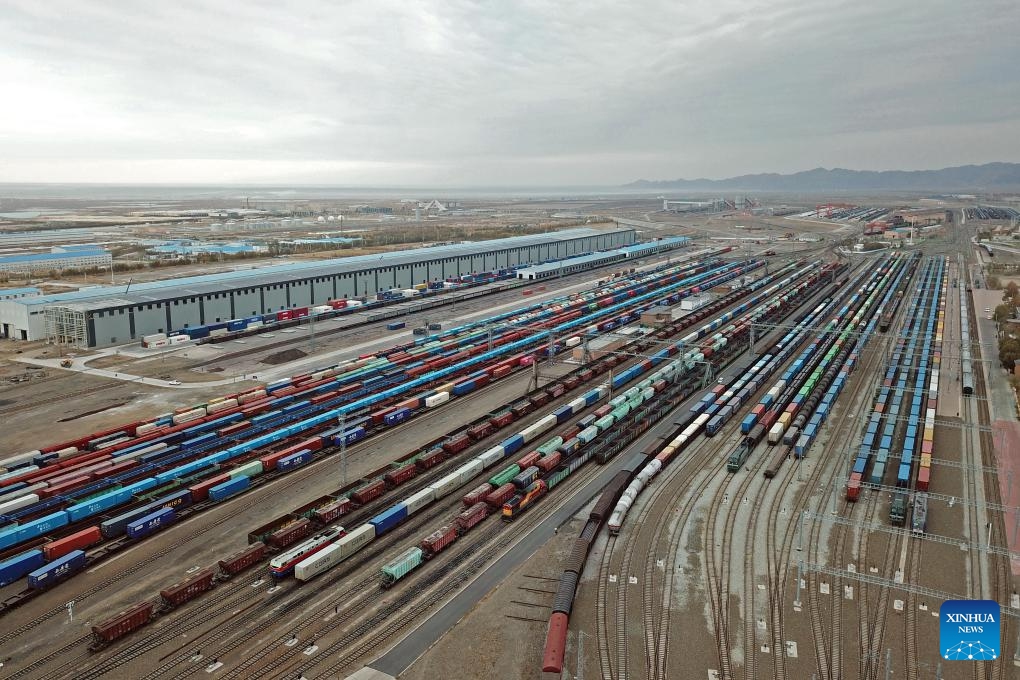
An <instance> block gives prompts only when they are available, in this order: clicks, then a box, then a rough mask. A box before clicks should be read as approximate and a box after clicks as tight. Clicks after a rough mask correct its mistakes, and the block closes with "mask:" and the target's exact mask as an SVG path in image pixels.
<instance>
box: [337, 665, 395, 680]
mask: <svg viewBox="0 0 1020 680" xmlns="http://www.w3.org/2000/svg"><path fill="white" fill-rule="evenodd" d="M347 680H395V678H394V677H393V676H392V675H390V674H389V673H383V672H382V671H377V670H376V669H374V668H371V667H370V666H365V667H364V668H362V669H361V670H360V671H358V672H356V673H353V674H351V675H348V676H347Z"/></svg>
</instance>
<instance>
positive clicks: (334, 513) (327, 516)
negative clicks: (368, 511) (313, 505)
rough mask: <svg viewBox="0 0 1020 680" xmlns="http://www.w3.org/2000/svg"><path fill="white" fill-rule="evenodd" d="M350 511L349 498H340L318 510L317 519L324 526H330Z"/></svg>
mask: <svg viewBox="0 0 1020 680" xmlns="http://www.w3.org/2000/svg"><path fill="white" fill-rule="evenodd" d="M350 511H351V499H350V498H347V497H344V498H338V499H336V500H335V501H332V502H330V503H327V504H326V505H323V506H322V507H321V508H318V509H316V511H315V519H317V520H319V521H320V522H322V523H323V524H329V523H330V522H332V521H333V520H335V519H337V518H338V517H340V516H341V515H346V514H347V513H348V512H350Z"/></svg>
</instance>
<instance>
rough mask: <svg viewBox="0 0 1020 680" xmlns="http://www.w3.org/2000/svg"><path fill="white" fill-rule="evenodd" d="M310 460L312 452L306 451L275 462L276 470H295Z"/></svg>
mask: <svg viewBox="0 0 1020 680" xmlns="http://www.w3.org/2000/svg"><path fill="white" fill-rule="evenodd" d="M311 459H312V452H311V451H309V450H308V449H305V450H304V451H298V452H297V453H292V454H291V455H289V456H284V457H283V458H281V459H280V460H278V461H277V462H276V469H277V470H282V471H284V472H289V471H290V470H295V469H297V468H299V467H301V466H302V465H304V464H305V463H307V462H308V461H310V460H311Z"/></svg>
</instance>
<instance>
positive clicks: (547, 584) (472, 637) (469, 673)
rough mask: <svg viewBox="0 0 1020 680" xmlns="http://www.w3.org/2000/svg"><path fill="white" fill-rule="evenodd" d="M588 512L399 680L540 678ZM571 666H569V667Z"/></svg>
mask: <svg viewBox="0 0 1020 680" xmlns="http://www.w3.org/2000/svg"><path fill="white" fill-rule="evenodd" d="M587 511H588V508H584V509H582V512H581V513H579V514H578V515H575V516H574V517H573V518H572V519H571V521H570V522H569V523H567V524H564V525H563V526H561V527H560V531H559V532H558V533H557V534H556V535H555V536H554V537H553V538H552V540H550V541H548V542H546V543H545V545H543V546H542V547H541V548H540V549H539V550H538V552H536V553H535V554H534V555H533V556H532V557H531V558H530V559H528V560H527V561H526V562H524V563H523V564H522V565H521V566H520V567H518V568H517V569H515V570H514V571H512V572H511V573H510V574H508V575H507V578H506V580H505V581H503V583H502V584H500V586H499V587H498V588H496V589H495V590H493V591H491V592H490V593H489V594H488V595H487V596H486V597H485V598H484V599H482V600H481V601H480V602H479V603H478V604H477V605H476V606H475V608H474V609H473V610H471V612H470V613H469V614H468V615H467V616H465V617H464V618H463V619H461V620H460V621H458V622H457V625H456V626H454V627H453V628H452V629H450V630H449V631H448V632H447V633H446V635H444V636H443V637H442V638H441V639H440V640H439V641H438V642H437V643H436V644H435V645H433V646H432V647H431V648H430V649H429V650H428V651H427V652H426V653H425V654H424V655H422V657H421V658H420V659H418V660H417V661H416V662H415V663H414V665H412V666H411V667H410V668H409V669H408V670H407V672H406V673H403V674H402V675H401V676H400V678H401V680H435V679H436V678H456V679H457V680H490V679H491V678H500V679H501V680H518V679H519V680H532V679H533V678H536V677H540V676H541V675H542V674H541V672H540V670H541V667H542V652H543V649H544V646H545V635H546V628H547V626H548V623H549V615H550V613H551V612H552V601H553V597H554V596H555V594H556V588H557V586H558V585H559V578H560V574H562V573H563V562H564V561H565V560H566V558H567V557H568V556H569V553H570V550H571V548H572V546H573V542H574V539H576V538H577V534H578V532H579V531H580V530H581V528H582V527H583V522H584V520H583V519H582V516H583V517H585V518H586V517H587ZM569 665H570V666H571V667H572V666H573V662H572V660H571V663H570V664H569Z"/></svg>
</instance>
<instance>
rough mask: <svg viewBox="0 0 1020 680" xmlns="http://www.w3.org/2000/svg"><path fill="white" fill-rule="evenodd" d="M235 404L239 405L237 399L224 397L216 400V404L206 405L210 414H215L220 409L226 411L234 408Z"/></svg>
mask: <svg viewBox="0 0 1020 680" xmlns="http://www.w3.org/2000/svg"><path fill="white" fill-rule="evenodd" d="M235 406H237V399H224V400H222V401H218V402H216V403H215V404H209V406H208V407H206V410H207V411H208V412H209V413H210V414H213V413H218V412H220V411H226V410H227V409H228V408H234V407H235Z"/></svg>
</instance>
